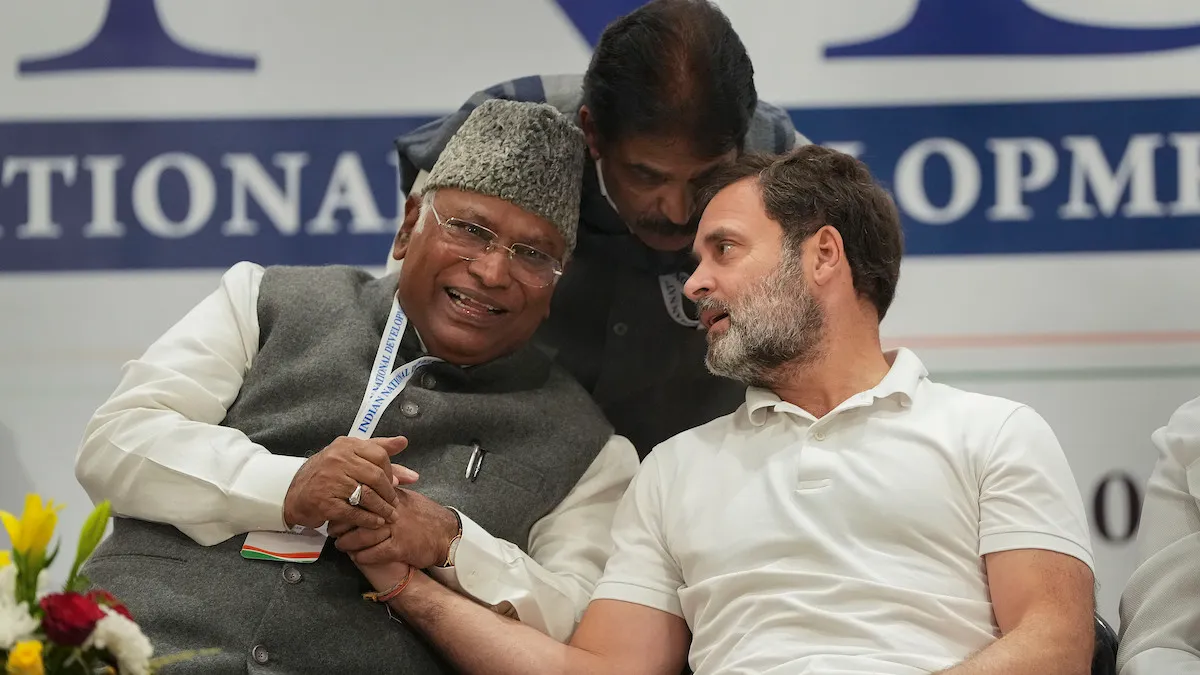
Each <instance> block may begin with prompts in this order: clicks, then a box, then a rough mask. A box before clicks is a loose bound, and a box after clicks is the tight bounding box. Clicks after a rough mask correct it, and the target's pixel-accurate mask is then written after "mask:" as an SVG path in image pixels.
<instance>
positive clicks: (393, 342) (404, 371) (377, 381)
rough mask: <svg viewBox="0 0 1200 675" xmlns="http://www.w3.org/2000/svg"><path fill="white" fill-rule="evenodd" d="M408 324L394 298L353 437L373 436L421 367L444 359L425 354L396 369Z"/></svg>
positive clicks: (353, 429)
mask: <svg viewBox="0 0 1200 675" xmlns="http://www.w3.org/2000/svg"><path fill="white" fill-rule="evenodd" d="M407 327H408V316H406V315H405V314H404V310H402V309H400V302H399V301H398V300H397V299H396V298H395V297H393V298H392V313H391V315H390V316H388V322H387V328H386V329H385V330H384V331H383V337H382V338H380V340H379V351H377V352H376V353H375V363H374V364H372V366H371V376H370V377H369V378H368V379H367V391H366V393H364V394H363V399H362V403H360V404H359V406H358V414H357V415H355V416H354V424H352V425H351V426H350V433H349V434H348V435H349V436H350V437H351V438H370V437H371V434H373V433H374V432H375V425H376V424H379V418H380V417H381V416H382V415H383V411H384V410H386V409H387V407H388V406H389V405H390V404H391V402H392V401H394V400H395V399H396V397H397V396H399V395H400V392H402V391H404V386H405V385H407V384H408V380H409V379H410V378H412V376H413V374H414V373H416V372H417V369H419V368H420V367H421V366H425V365H429V364H430V363H436V362H438V361H441V359H439V358H437V357H435V356H422V357H420V358H417V359H413V360H412V361H409V362H408V363H406V364H404V365H402V366H400V367H399V368H397V369H396V370H395V372H393V371H392V364H393V363H394V362H395V359H396V349H397V347H399V346H400V338H402V337H403V336H404V329H405V328H407Z"/></svg>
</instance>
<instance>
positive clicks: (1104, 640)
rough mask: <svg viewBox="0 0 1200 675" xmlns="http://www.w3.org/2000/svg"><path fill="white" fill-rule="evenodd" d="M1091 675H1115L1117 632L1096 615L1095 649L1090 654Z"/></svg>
mask: <svg viewBox="0 0 1200 675" xmlns="http://www.w3.org/2000/svg"><path fill="white" fill-rule="evenodd" d="M1092 675H1117V632H1116V631H1114V630H1113V629H1112V626H1110V625H1108V622H1107V621H1105V620H1104V618H1103V617H1101V616H1100V615H1099V614H1096V647H1095V650H1094V651H1093V652H1092Z"/></svg>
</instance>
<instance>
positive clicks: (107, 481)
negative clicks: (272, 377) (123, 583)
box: [75, 262, 304, 546]
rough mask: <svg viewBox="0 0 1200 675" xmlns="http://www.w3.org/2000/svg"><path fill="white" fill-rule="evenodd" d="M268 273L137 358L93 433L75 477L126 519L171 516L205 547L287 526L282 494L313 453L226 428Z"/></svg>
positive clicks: (253, 344) (230, 291) (228, 281)
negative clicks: (265, 443)
mask: <svg viewBox="0 0 1200 675" xmlns="http://www.w3.org/2000/svg"><path fill="white" fill-rule="evenodd" d="M262 276H263V268H262V267H260V266H258V265H255V264H252V263H247V262H243V263H238V264H237V265H234V266H233V267H232V268H230V269H229V270H228V271H227V272H226V273H225V274H224V275H223V276H222V278H221V282H220V286H219V287H218V288H217V290H215V291H214V292H213V293H212V294H210V295H209V296H208V297H206V298H205V299H204V300H202V301H201V302H200V303H199V304H198V305H196V306H195V307H194V308H193V309H192V310H191V311H189V312H188V313H187V315H186V316H184V317H183V319H181V320H180V321H179V322H178V323H176V324H175V325H174V326H172V327H171V328H170V329H169V330H168V331H167V332H166V333H165V334H164V335H163V336H162V337H160V338H159V339H158V340H157V341H155V342H154V344H152V345H151V346H150V347H149V349H147V350H146V352H145V354H143V355H142V356H141V357H140V358H138V359H135V360H133V361H130V362H129V363H127V364H126V365H125V367H124V370H123V373H122V377H121V381H120V384H118V385H117V389H116V391H115V392H114V393H113V394H112V396H111V397H110V398H109V399H108V400H107V401H106V402H105V403H104V404H103V405H102V406H100V408H99V409H98V410H97V411H96V414H95V415H94V416H93V417H92V419H91V421H89V422H88V425H87V428H86V429H85V431H84V437H83V443H82V446H81V447H80V449H79V453H78V455H77V456H76V460H75V475H76V477H77V478H78V480H79V482H80V484H82V485H83V488H84V489H85V490H86V491H87V493H88V495H89V496H90V497H91V498H92V500H93V501H96V502H99V501H101V500H104V499H107V500H109V501H110V502H111V503H112V507H113V512H114V513H115V514H117V515H121V516H128V517H132V518H139V519H142V520H149V521H154V522H160V523H168V524H171V525H174V526H175V527H177V528H179V529H180V530H181V531H183V532H184V533H185V534H187V535H188V536H190V537H191V538H192V539H194V540H195V541H196V542H197V543H199V544H202V545H206V546H207V545H212V544H217V543H220V542H222V541H224V540H226V539H228V538H230V537H232V536H234V535H237V534H241V533H244V532H249V531H252V530H274V531H286V529H287V527H286V526H285V524H284V522H283V498H284V496H285V495H286V494H287V490H288V487H289V486H290V485H291V481H292V478H293V477H294V476H295V474H296V471H298V470H299V467H300V465H301V464H302V463H303V462H304V458H302V457H285V456H280V455H272V454H271V453H270V452H268V451H267V449H266V448H264V447H262V446H261V445H258V444H256V443H254V442H253V441H251V440H250V439H249V438H248V437H247V436H246V435H245V434H243V433H242V432H241V431H238V430H237V429H231V428H228V427H222V426H219V423H220V422H221V420H223V419H224V418H225V413H226V411H227V410H228V408H229V406H230V405H231V404H232V403H233V401H234V399H235V398H236V397H237V395H238V392H239V391H240V390H241V387H242V381H243V378H244V377H245V374H246V372H247V371H248V370H249V368H250V364H251V363H252V362H253V360H254V357H255V355H256V354H257V352H258V338H259V333H258V313H257V310H258V290H259V284H260V283H261V281H262Z"/></svg>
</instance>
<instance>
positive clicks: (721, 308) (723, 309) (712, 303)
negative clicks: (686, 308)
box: [696, 298, 733, 323]
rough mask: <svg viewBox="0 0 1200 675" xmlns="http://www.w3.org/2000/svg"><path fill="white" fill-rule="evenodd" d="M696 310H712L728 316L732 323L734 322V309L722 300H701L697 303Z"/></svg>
mask: <svg viewBox="0 0 1200 675" xmlns="http://www.w3.org/2000/svg"><path fill="white" fill-rule="evenodd" d="M696 309H697V310H698V311H700V312H707V311H709V310H712V311H715V312H720V313H722V314H728V315H729V321H730V323H732V322H733V308H732V307H730V306H729V305H728V304H726V303H724V302H721V301H720V300H714V299H713V298H700V299H699V300H697V301H696Z"/></svg>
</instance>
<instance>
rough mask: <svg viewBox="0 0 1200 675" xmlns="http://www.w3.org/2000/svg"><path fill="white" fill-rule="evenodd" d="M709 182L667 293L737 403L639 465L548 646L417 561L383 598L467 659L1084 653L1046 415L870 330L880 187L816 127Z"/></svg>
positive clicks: (800, 659)
mask: <svg viewBox="0 0 1200 675" xmlns="http://www.w3.org/2000/svg"><path fill="white" fill-rule="evenodd" d="M714 191H715V193H716V194H715V196H714V197H712V199H711V201H709V203H708V206H707V208H706V209H705V211H704V214H703V217H702V219H701V222H700V229H699V233H698V235H697V239H696V244H695V253H696V255H697V258H698V259H699V267H698V268H697V270H696V272H695V273H694V274H693V275H692V276H691V278H690V280H689V281H688V282H687V285H686V291H687V293H688V295H689V296H690V297H692V298H693V299H695V300H697V304H698V305H699V307H700V308H701V310H702V320H703V323H704V325H705V326H706V327H707V329H708V340H709V349H708V354H707V364H708V367H709V368H710V369H711V370H712V371H713V372H714V373H717V374H719V375H724V376H728V377H734V378H736V379H739V380H741V381H743V382H745V383H747V384H748V385H750V386H749V389H748V391H747V393H746V401H745V403H744V404H743V405H742V406H741V407H740V408H739V409H738V410H737V411H736V412H734V413H733V414H731V415H728V416H725V417H722V418H719V419H717V420H714V421H712V422H711V423H709V424H706V425H704V426H701V427H698V428H696V429H692V430H690V431H686V432H684V433H682V434H680V435H678V436H675V437H674V438H672V439H670V440H668V441H666V442H664V443H662V444H661V445H659V446H658V447H657V448H656V449H655V450H654V452H652V453H651V454H650V456H649V457H648V458H647V459H646V460H645V462H644V463H643V464H642V467H641V469H640V471H639V473H638V475H637V477H636V479H635V480H634V482H633V484H632V485H631V487H630V488H629V490H628V492H627V493H626V494H625V497H624V499H623V501H622V503H621V505H620V507H619V509H618V513H617V516H616V518H615V520H614V526H613V537H614V540H615V543H616V547H615V554H614V556H613V557H612V558H611V559H610V560H609V562H608V565H607V567H606V569H605V573H604V577H603V579H602V580H601V582H600V584H599V585H598V586H597V588H596V591H595V593H594V594H593V597H592V602H591V603H590V605H589V606H588V608H587V610H586V613H585V614H584V616H583V618H582V622H581V623H580V625H579V627H578V629H577V630H576V632H575V634H574V635H573V637H572V639H571V641H570V644H569V645H561V644H558V643H555V642H554V641H553V640H550V639H549V638H546V637H545V636H544V635H541V634H539V633H537V632H536V631H534V630H532V629H529V628H526V627H522V626H521V625H520V624H518V623H516V622H513V621H511V620H510V619H507V618H505V617H501V616H498V615H495V614H492V613H489V612H487V611H486V610H484V609H482V608H480V607H477V606H475V605H473V604H472V603H471V602H470V601H469V600H465V599H462V598H458V597H456V596H454V595H453V594H452V593H450V592H448V591H446V590H445V589H443V588H441V587H440V586H439V585H438V584H436V583H435V582H432V581H430V580H429V579H428V578H426V577H425V576H423V575H415V577H414V578H413V580H412V582H411V583H410V584H409V586H408V587H407V588H405V589H404V591H403V592H401V593H400V594H399V595H398V596H396V597H395V598H394V599H393V600H392V601H391V606H392V608H393V609H394V610H396V611H397V612H398V613H399V614H400V615H401V616H402V617H403V618H404V620H405V621H406V622H408V623H410V624H412V625H415V626H416V627H417V628H418V629H419V630H421V631H422V632H423V633H424V634H425V635H426V636H428V638H429V639H430V640H432V641H433V642H434V643H435V644H436V645H437V646H438V647H440V648H441V649H442V650H443V651H444V653H445V654H446V655H447V656H448V657H449V659H450V660H451V661H452V662H454V663H455V664H456V665H457V666H458V667H459V668H460V669H462V670H463V671H465V672H471V673H533V672H537V673H542V672H545V673H550V672H553V673H632V674H639V673H643V674H647V675H649V674H659V675H677V674H678V673H679V672H680V670H681V669H682V668H683V666H684V664H685V661H686V663H687V665H689V666H690V667H691V668H692V669H693V670H694V671H695V672H696V673H697V674H707V673H723V674H724V673H789V674H791V673H807V674H813V675H815V674H818V673H819V674H822V675H834V674H839V675H841V674H850V673H855V674H861V675H883V674H887V675H916V674H924V673H935V672H936V673H945V674H946V675H950V674H953V675H983V674H991V673H996V674H1000V673H1003V674H1004V675H1023V674H1029V675H1032V674H1034V673H1036V674H1037V675H1044V674H1050V673H1053V674H1054V675H1086V673H1088V671H1089V668H1090V663H1091V655H1092V646H1093V623H1092V616H1093V609H1094V608H1093V583H1094V577H1093V570H1092V555H1091V550H1090V549H1091V545H1090V541H1089V537H1088V529H1087V522H1086V519H1085V516H1084V509H1083V504H1082V500H1081V499H1080V495H1079V492H1078V489H1077V487H1076V484H1075V481H1074V479H1073V477H1072V474H1071V471H1070V469H1069V467H1068V465H1067V462H1066V459H1065V457H1064V456H1063V453H1062V450H1061V448H1060V447H1059V444H1058V442H1057V440H1056V439H1055V436H1054V433H1053V432H1052V431H1051V430H1050V428H1049V426H1048V425H1047V424H1046V423H1045V422H1044V421H1043V420H1042V418H1041V417H1040V416H1039V415H1038V414H1037V413H1035V412H1034V411H1033V410H1031V409H1029V408H1028V407H1026V406H1023V405H1021V404H1019V403H1014V402H1012V401H1007V400H1003V399H999V398H995V397H990V396H982V395H978V394H972V393H967V392H963V391H958V390H956V389H953V388H950V387H947V386H945V385H941V384H936V383H934V382H931V381H930V380H929V378H928V376H927V373H926V370H925V368H924V366H923V365H922V364H921V362H920V361H919V360H918V359H917V357H916V356H915V355H914V354H913V353H911V352H909V351H907V350H903V349H901V350H898V351H895V352H890V353H884V352H883V351H882V349H881V347H880V340H879V322H880V320H881V319H882V318H883V316H884V314H885V313H886V311H887V308H888V306H889V305H890V303H891V301H892V298H893V296H894V293H895V288H896V283H897V280H898V277H899V270H900V258H901V252H902V236H901V230H900V223H899V218H898V215H897V213H896V209H895V206H894V205H893V203H892V201H891V199H890V198H889V197H888V195H887V193H886V192H885V191H884V190H883V189H882V188H880V187H879V186H878V185H877V184H876V183H875V182H874V180H873V179H872V178H871V176H870V174H869V173H868V171H867V169H866V167H865V166H864V165H863V164H862V163H861V162H858V161H857V160H855V159H854V158H852V157H849V156H848V155H844V154H841V153H838V152H835V151H832V150H829V149H826V148H821V147H817V146H807V147H803V148H800V149H798V150H795V151H793V152H792V153H791V154H789V155H787V156H785V157H782V158H764V157H747V158H744V159H741V160H739V161H738V162H737V163H736V164H735V165H733V166H732V167H730V168H729V169H728V170H726V171H725V172H724V173H723V175H722V176H720V177H718V179H717V180H716V186H715V187H714ZM363 570H364V572H365V573H366V574H367V576H368V578H369V579H370V580H371V581H372V583H373V584H375V585H376V586H377V587H378V588H380V589H387V588H391V587H393V586H394V584H395V581H396V579H399V578H401V577H402V576H403V575H404V574H405V573H406V572H407V569H405V568H403V567H402V566H394V565H393V566H386V567H368V566H363ZM689 640H690V649H689Z"/></svg>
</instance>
